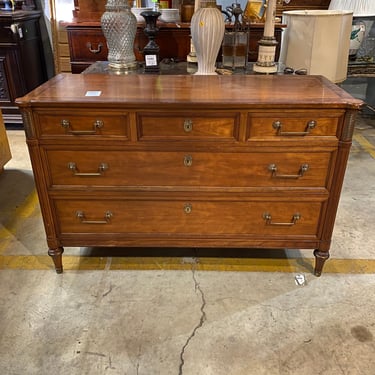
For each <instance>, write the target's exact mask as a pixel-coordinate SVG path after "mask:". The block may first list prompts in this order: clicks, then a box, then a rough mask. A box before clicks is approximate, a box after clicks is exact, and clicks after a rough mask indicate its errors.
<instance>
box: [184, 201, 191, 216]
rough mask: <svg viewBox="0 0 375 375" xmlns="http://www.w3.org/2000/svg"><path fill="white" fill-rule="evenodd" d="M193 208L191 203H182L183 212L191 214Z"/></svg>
mask: <svg viewBox="0 0 375 375" xmlns="http://www.w3.org/2000/svg"><path fill="white" fill-rule="evenodd" d="M192 210H193V206H192V204H191V203H186V204H185V205H184V212H185V214H191V211H192Z"/></svg>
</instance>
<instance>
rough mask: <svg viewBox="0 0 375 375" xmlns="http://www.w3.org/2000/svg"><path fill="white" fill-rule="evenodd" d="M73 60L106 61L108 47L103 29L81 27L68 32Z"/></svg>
mask: <svg viewBox="0 0 375 375" xmlns="http://www.w3.org/2000/svg"><path fill="white" fill-rule="evenodd" d="M68 35H69V47H70V58H71V60H72V61H87V60H89V61H106V60H107V56H108V48H107V43H106V40H105V37H104V35H103V32H102V30H101V29H87V28H86V29H84V30H82V29H80V30H75V31H71V30H69V32H68Z"/></svg>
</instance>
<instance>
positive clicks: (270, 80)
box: [16, 73, 362, 108]
mask: <svg viewBox="0 0 375 375" xmlns="http://www.w3.org/2000/svg"><path fill="white" fill-rule="evenodd" d="M16 103H17V104H18V105H19V106H20V107H27V106H39V105H43V106H48V105H54V106H56V105H61V106H64V105H67V104H69V105H70V106H82V105H86V106H89V107H92V106H94V107H95V106H102V105H105V106H109V107H111V106H114V107H116V106H119V105H121V106H123V107H133V106H138V105H147V106H150V107H153V106H158V105H163V106H165V105H170V106H174V105H179V104H184V106H194V107H200V106H201V107H203V108H209V107H215V106H216V107H217V106H218V105H220V104H223V103H225V107H226V108H230V107H233V108H241V107H248V106H253V107H256V106H262V107H268V106H270V107H272V106H282V107H284V108H286V107H291V108H296V107H304V106H311V107H315V106H316V107H320V108H322V107H325V106H326V107H337V108H359V106H360V105H361V104H362V101H361V100H359V99H355V98H353V97H352V96H351V95H350V94H348V93H347V92H346V91H344V90H343V89H341V88H339V87H338V86H337V85H335V84H333V83H331V82H330V81H328V80H327V79H325V78H324V77H321V76H289V75H251V76H242V75H238V76H236V75H232V76H225V75H224V76H219V75H218V76H203V75H168V76H167V75H165V76H163V75H136V74H133V75H125V76H115V75H102V74H89V75H78V74H69V73H68V74H64V73H63V74H59V75H57V76H55V77H54V78H52V79H51V80H49V81H48V82H46V83H44V84H43V85H41V86H39V87H38V88H36V89H35V90H33V91H32V92H30V93H29V94H27V95H25V96H24V97H22V98H18V99H17V101H16Z"/></svg>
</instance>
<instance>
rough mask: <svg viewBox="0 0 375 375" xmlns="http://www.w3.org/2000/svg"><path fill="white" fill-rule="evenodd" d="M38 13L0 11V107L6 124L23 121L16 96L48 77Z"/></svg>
mask: <svg viewBox="0 0 375 375" xmlns="http://www.w3.org/2000/svg"><path fill="white" fill-rule="evenodd" d="M40 15H41V13H40V12H39V11H23V10H18V11H14V12H11V11H0V108H1V110H2V112H3V117H4V122H6V123H22V121H21V116H20V113H19V111H18V108H17V106H16V105H15V103H14V101H15V99H16V98H17V97H19V96H22V95H25V94H26V93H27V92H29V91H31V90H32V89H34V88H35V87H37V86H38V85H40V84H41V83H43V82H45V81H46V80H47V73H46V67H45V61H44V55H43V48H42V44H41V36H40V28H39V18H40Z"/></svg>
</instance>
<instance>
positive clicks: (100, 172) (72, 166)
mask: <svg viewBox="0 0 375 375" xmlns="http://www.w3.org/2000/svg"><path fill="white" fill-rule="evenodd" d="M68 168H69V170H71V171H72V172H73V175H74V176H84V177H91V176H102V175H103V172H104V171H106V170H107V169H108V164H107V163H100V164H99V167H98V172H78V168H77V165H76V163H74V162H69V163H68Z"/></svg>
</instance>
